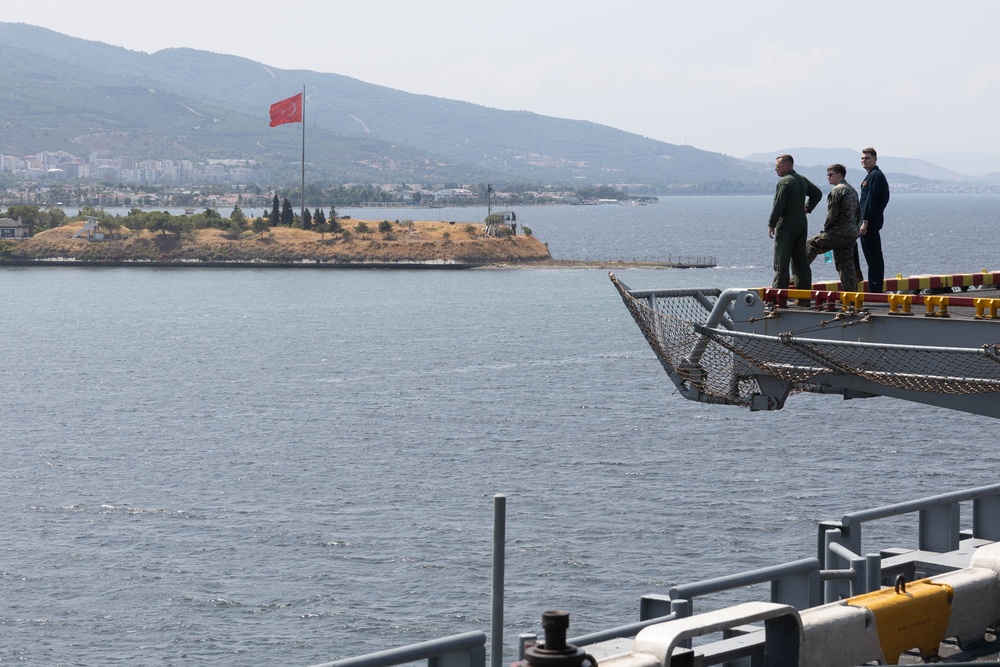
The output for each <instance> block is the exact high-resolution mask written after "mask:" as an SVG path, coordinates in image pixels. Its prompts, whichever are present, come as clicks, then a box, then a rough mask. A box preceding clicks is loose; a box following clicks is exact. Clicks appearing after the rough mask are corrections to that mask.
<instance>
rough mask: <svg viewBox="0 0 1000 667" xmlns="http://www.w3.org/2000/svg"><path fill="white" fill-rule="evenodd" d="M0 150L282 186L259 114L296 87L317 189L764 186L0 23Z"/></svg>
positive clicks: (591, 130)
mask: <svg viewBox="0 0 1000 667" xmlns="http://www.w3.org/2000/svg"><path fill="white" fill-rule="evenodd" d="M0 57H2V58H3V62H4V67H2V68H0V86H2V87H3V89H4V90H7V91H11V93H12V94H10V95H6V96H3V97H2V98H0V119H2V120H0V152H2V153H4V154H8V155H15V156H20V155H26V154H31V153H35V152H38V151H41V150H65V151H67V152H70V153H74V154H77V155H81V156H84V157H85V156H86V155H87V154H88V152H90V151H93V150H101V149H107V150H110V151H112V152H114V153H115V154H118V155H128V156H129V157H133V158H135V159H152V158H171V159H181V158H183V159H189V160H198V159H207V158H223V157H225V158H242V159H256V160H260V161H262V162H264V163H265V164H266V165H267V167H268V168H269V169H270V170H271V172H272V173H273V174H275V175H278V176H279V177H282V178H286V179H288V178H293V177H294V173H295V170H296V169H297V164H298V162H299V159H300V151H301V146H300V137H301V134H300V133H301V126H300V125H298V124H295V125H284V126H280V127H277V128H271V127H269V126H268V117H267V110H268V106H269V105H270V104H271V103H272V102H275V101H277V100H279V99H283V98H285V97H288V96H290V95H294V94H295V93H296V92H297V91H299V90H301V89H302V87H303V86H304V87H305V89H306V96H307V104H306V132H307V156H306V160H307V162H308V163H309V165H310V173H311V174H312V175H313V177H314V178H329V179H332V180H339V181H347V180H363V181H375V182H386V181H389V182H394V181H395V182H406V181H411V182H420V181H431V182H433V181H455V182H484V181H487V180H497V181H499V182H503V181H505V180H507V181H518V182H549V183H559V182H562V183H569V182H572V183H574V184H577V185H579V184H587V183H647V184H650V185H654V186H657V187H670V186H678V185H683V184H714V185H716V186H717V185H718V184H720V183H726V184H728V185H729V186H730V187H732V188H734V189H738V188H740V187H749V188H758V187H766V186H770V185H771V184H772V183H773V175H772V174H771V173H770V170H769V169H768V166H767V165H761V164H759V163H752V162H745V161H740V160H736V159H734V158H731V157H728V156H724V155H721V154H718V153H709V152H706V151H700V150H698V149H695V148H692V147H689V146H676V145H672V144H666V143H663V142H659V141H654V140H651V139H647V138H645V137H641V136H638V135H635V134H630V133H627V132H622V131H620V130H616V129H614V128H611V127H607V126H603V125H598V124H595V123H590V122H586V121H576V120H564V119H558V118H551V117H546V116H540V115H538V114H534V113H529V112H515V111H501V110H497V109H490V108H487V107H482V106H478V105H475V104H469V103H467V102H458V101H455V100H447V99H441V98H433V97H428V96H423V95H413V94H410V93H405V92H402V91H398V90H392V89H390V88H385V87H383V86H376V85H372V84H367V83H364V82H362V81H358V80H356V79H352V78H350V77H345V76H341V75H338V74H327V73H319V72H311V71H304V70H302V71H288V70H279V69H275V68H272V67H268V66H266V65H265V64H262V63H257V62H253V61H251V60H248V59H245V58H239V57H235V56H227V55H219V54H215V53H210V52H207V51H196V50H192V49H167V50H164V51H160V52H157V53H154V54H146V53H140V52H135V51H129V50H127V49H123V48H120V47H114V46H109V45H107V44H102V43H98V42H91V41H86V40H81V39H76V38H72V37H67V36H65V35H61V34H59V33H56V32H53V31H50V30H46V29H43V28H36V27H33V26H27V25H24V24H12V23H0Z"/></svg>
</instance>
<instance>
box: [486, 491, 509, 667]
mask: <svg viewBox="0 0 1000 667" xmlns="http://www.w3.org/2000/svg"><path fill="white" fill-rule="evenodd" d="M506 525H507V496H505V495H503V494H502V493H498V494H496V495H495V496H493V611H492V615H491V617H490V667H501V665H502V664H503V567H504V550H505V548H506V541H507V538H506Z"/></svg>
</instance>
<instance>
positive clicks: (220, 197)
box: [0, 151, 654, 209]
mask: <svg viewBox="0 0 1000 667" xmlns="http://www.w3.org/2000/svg"><path fill="white" fill-rule="evenodd" d="M270 179H271V175H270V172H269V171H268V170H267V169H266V168H263V167H262V166H261V164H260V163H259V162H258V161H256V160H244V159H236V158H232V159H212V160H204V161H201V162H192V161H190V160H142V161H137V160H132V159H128V158H123V157H114V156H112V155H111V154H110V153H108V152H107V151H101V152H96V153H92V154H91V155H90V156H89V157H88V158H87V159H84V158H81V157H79V156H76V155H72V154H70V153H67V152H65V151H41V152H38V153H36V154H34V155H28V156H24V157H13V156H10V155H0V206H11V205H30V206H43V207H52V206H54V207H69V208H82V207H86V206H92V207H95V208H130V207H140V208H192V209H205V208H209V209H217V208H233V207H234V206H241V207H242V208H243V209H254V208H258V209H264V208H269V207H270V206H271V200H272V197H273V196H274V194H275V193H276V192H277V190H276V189H275V188H274V186H273V185H272V184H271V183H272V182H271V180H270ZM281 192H282V195H283V196H289V197H291V198H293V199H295V198H297V197H298V192H299V188H287V189H283V190H282V191H281ZM653 194H654V193H653V191H652V189H651V188H650V187H649V186H646V185H642V184H634V183H619V184H609V185H602V186H597V187H590V188H584V189H579V190H569V189H567V188H565V187H563V186H542V185H537V184H534V185H528V184H521V185H518V186H504V187H494V186H493V185H491V184H488V183H449V182H441V183H400V182H394V183H346V184H338V185H330V184H326V185H319V184H313V183H309V184H307V185H306V198H307V200H308V202H307V203H308V204H310V205H316V204H327V205H329V204H332V205H336V206H356V207H371V208H377V207H385V206H426V207H438V206H456V205H478V204H482V205H486V204H487V203H489V202H492V203H494V204H498V205H504V204H511V205H513V204H517V205H536V204H537V205H545V204H597V203H605V204H607V203H612V204H617V203H629V204H635V203H649V202H651V201H653V200H654V197H653V196H652V195H653Z"/></svg>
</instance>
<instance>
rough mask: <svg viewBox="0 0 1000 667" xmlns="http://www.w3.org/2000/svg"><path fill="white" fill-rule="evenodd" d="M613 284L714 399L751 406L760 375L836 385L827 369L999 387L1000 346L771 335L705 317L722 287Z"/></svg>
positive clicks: (944, 389)
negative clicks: (637, 288)
mask: <svg viewBox="0 0 1000 667" xmlns="http://www.w3.org/2000/svg"><path fill="white" fill-rule="evenodd" d="M612 282H614V284H615V286H616V287H617V288H618V290H619V293H620V294H621V295H622V300H623V301H624V303H625V306H626V307H627V308H628V310H629V312H630V313H631V314H632V317H633V318H634V319H635V321H636V323H637V324H638V325H639V329H640V330H641V331H642V333H643V335H644V336H645V338H646V340H647V341H648V343H649V345H650V347H652V349H653V351H654V352H655V353H656V356H657V357H658V358H659V360H660V363H661V364H663V366H664V367H665V368H666V370H667V371H668V373H672V374H674V375H675V376H676V377H675V378H674V380H675V382H677V380H678V379H679V380H680V381H681V382H682V383H684V384H686V385H689V386H691V387H694V388H697V389H698V390H699V391H700V392H701V393H703V394H704V395H705V397H706V398H708V399H709V400H712V401H717V402H722V403H730V404H735V405H748V404H749V402H750V399H751V397H752V396H753V395H754V394H757V393H760V388H759V385H758V383H757V381H756V379H755V375H757V374H766V375H771V376H774V377H776V378H779V379H781V380H784V381H785V382H788V383H790V384H791V385H792V388H793V391H810V390H816V389H818V388H819V386H820V385H821V384H831V383H830V382H829V381H828V379H827V378H824V380H823V381H822V382H820V381H816V378H817V376H820V375H844V376H856V377H859V378H863V379H865V380H867V381H869V382H871V383H873V384H876V385H881V386H886V387H894V388H898V389H905V390H910V391H921V392H935V393H942V394H985V393H991V392H997V391H1000V345H984V346H982V347H980V348H953V347H935V346H915V345H894V344H889V343H863V342H851V341H837V340H830V339H823V338H809V337H805V336H796V335H794V334H782V335H779V336H765V335H760V334H752V333H744V332H739V331H734V330H733V329H732V323H731V322H727V321H726V320H723V322H722V323H721V324H720V326H718V327H715V328H710V327H707V326H704V325H703V324H702V323H703V322H705V321H706V319H707V316H708V314H709V312H710V311H711V309H712V307H713V305H714V304H715V302H716V300H717V299H718V293H717V292H716V293H711V292H704V291H699V290H661V291H656V292H645V293H643V292H636V294H637V295H638V296H633V294H632V293H630V292H629V291H628V289H627V288H625V287H624V286H623V285H621V283H619V282H618V281H617V280H616V279H615V278H614V276H612ZM750 366H753V367H755V368H756V369H758V370H755V369H753V368H751V367H750ZM833 384H835V383H833ZM703 400H704V399H703Z"/></svg>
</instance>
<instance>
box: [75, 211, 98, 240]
mask: <svg viewBox="0 0 1000 667" xmlns="http://www.w3.org/2000/svg"><path fill="white" fill-rule="evenodd" d="M99 229H100V224H99V223H98V222H97V218H94V217H91V216H87V222H85V223H83V227H81V228H80V230H79V231H78V232H77V233H76V234H73V236H71V237H70V238H71V239H76V238H80V237H81V236H83V237H84V238H88V239H90V240H91V241H103V240H104V232H101V231H99Z"/></svg>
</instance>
